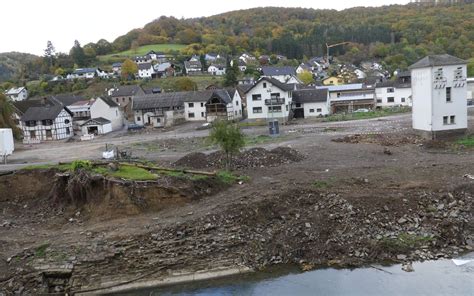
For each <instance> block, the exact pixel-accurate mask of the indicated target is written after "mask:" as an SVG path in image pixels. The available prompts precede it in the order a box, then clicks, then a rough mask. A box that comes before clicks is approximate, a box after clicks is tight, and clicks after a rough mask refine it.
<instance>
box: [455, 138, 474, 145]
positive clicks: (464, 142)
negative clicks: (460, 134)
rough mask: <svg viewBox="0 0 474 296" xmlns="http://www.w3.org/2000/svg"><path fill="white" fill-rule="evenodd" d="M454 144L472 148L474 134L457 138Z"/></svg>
mask: <svg viewBox="0 0 474 296" xmlns="http://www.w3.org/2000/svg"><path fill="white" fill-rule="evenodd" d="M456 144H458V145H463V146H465V147H469V148H474V136H467V137H465V138H462V139H459V140H457V141H456Z"/></svg>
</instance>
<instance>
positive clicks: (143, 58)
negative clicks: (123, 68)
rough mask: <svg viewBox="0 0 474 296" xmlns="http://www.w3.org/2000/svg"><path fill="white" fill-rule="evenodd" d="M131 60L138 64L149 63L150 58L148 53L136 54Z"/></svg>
mask: <svg viewBox="0 0 474 296" xmlns="http://www.w3.org/2000/svg"><path fill="white" fill-rule="evenodd" d="M133 60H134V61H135V63H136V64H137V65H140V64H148V63H151V60H152V59H151V57H150V56H149V55H144V56H136V57H135V58H134V59H133Z"/></svg>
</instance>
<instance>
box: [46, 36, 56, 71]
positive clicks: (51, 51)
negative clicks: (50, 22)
mask: <svg viewBox="0 0 474 296" xmlns="http://www.w3.org/2000/svg"><path fill="white" fill-rule="evenodd" d="M55 55H56V49H55V48H54V46H53V43H52V42H51V41H49V40H48V42H47V43H46V49H45V50H44V57H45V59H46V60H47V63H48V66H49V67H52V66H53V62H54V56H55Z"/></svg>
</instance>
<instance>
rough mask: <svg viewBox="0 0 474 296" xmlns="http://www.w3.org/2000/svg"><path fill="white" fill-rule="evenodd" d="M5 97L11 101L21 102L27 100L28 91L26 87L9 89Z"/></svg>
mask: <svg viewBox="0 0 474 296" xmlns="http://www.w3.org/2000/svg"><path fill="white" fill-rule="evenodd" d="M5 95H6V96H7V97H9V98H10V100H12V101H23V100H26V99H28V90H27V89H26V87H18V88H14V87H12V88H10V89H9V90H8V91H7V92H6V93H5Z"/></svg>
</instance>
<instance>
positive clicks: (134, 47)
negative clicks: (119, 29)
mask: <svg viewBox="0 0 474 296" xmlns="http://www.w3.org/2000/svg"><path fill="white" fill-rule="evenodd" d="M138 47H139V44H138V41H137V40H134V41H132V45H131V46H130V49H131V50H132V52H133V53H134V54H137V52H138Z"/></svg>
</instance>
